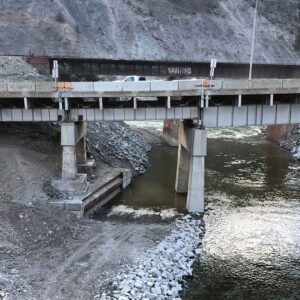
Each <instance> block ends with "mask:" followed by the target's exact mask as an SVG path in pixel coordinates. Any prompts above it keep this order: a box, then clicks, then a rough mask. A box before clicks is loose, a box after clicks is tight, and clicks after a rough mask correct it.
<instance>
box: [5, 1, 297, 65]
mask: <svg viewBox="0 0 300 300" xmlns="http://www.w3.org/2000/svg"><path fill="white" fill-rule="evenodd" d="M253 6H254V1H253V0H209V1H207V0H161V1H157V0H72V1H69V0H43V1H39V0H11V1H4V0H1V1H0V53H4V54H23V55H28V54H29V53H33V54H36V55H42V54H46V55H50V56H51V55H63V56H66V55H70V56H86V57H98V58H110V59H148V60H162V59H164V60H185V61H203V60H204V61H206V60H208V59H209V58H210V57H217V58H218V59H219V60H222V61H231V62H236V61H242V62H248V61H249V52H250V41H251V34H252V23H253V14H254V9H253ZM299 11H300V2H299V1H298V0H286V1H284V0H274V1H273V0H268V1H261V4H260V7H259V17H258V30H257V31H258V32H257V43H256V55H255V61H256V62H268V63H272V62H273V63H296V62H297V63H300V53H299V52H297V49H300V34H299V33H298V31H299V30H298V25H297V24H298V23H299Z"/></svg>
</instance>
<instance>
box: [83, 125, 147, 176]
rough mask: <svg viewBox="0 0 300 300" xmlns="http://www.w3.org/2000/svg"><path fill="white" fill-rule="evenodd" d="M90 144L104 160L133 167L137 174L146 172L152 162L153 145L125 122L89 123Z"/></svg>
mask: <svg viewBox="0 0 300 300" xmlns="http://www.w3.org/2000/svg"><path fill="white" fill-rule="evenodd" d="M88 146H89V150H90V152H92V153H93V152H94V151H96V153H97V155H98V156H100V158H101V159H102V160H103V161H105V162H107V163H109V164H110V165H112V166H114V167H126V168H131V169H132V171H133V173H134V174H135V175H136V174H143V173H145V172H146V170H147V168H148V166H149V164H150V163H149V158H148V152H149V151H150V150H151V145H150V144H149V143H148V142H147V141H146V140H145V139H144V138H143V137H142V136H140V135H139V134H138V133H137V132H135V131H134V130H132V129H131V128H130V127H129V126H128V125H127V124H125V123H124V122H95V123H89V124H88Z"/></svg>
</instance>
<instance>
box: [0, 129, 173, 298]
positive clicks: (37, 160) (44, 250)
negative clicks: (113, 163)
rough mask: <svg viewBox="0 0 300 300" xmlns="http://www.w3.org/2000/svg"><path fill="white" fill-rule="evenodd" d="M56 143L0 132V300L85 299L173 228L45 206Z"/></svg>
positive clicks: (56, 162) (56, 171) (56, 163)
mask: <svg viewBox="0 0 300 300" xmlns="http://www.w3.org/2000/svg"><path fill="white" fill-rule="evenodd" d="M57 145H58V143H57V144H56V143H55V138H54V140H51V139H49V138H43V135H40V134H35V135H32V134H28V137H27V138H25V137H24V135H21V134H15V135H7V134H5V133H3V131H1V130H0V182H1V189H0V299H11V300H19V299H20V300H25V299H51V300H52V299H68V300H69V299H93V298H94V296H95V295H97V294H99V293H100V291H101V289H103V288H105V287H107V285H109V284H111V283H112V281H113V277H114V274H115V272H116V271H118V270H119V269H120V268H122V267H123V266H125V265H126V264H128V263H131V262H132V261H133V260H135V259H136V258H137V257H138V254H139V253H142V252H143V250H145V249H148V248H149V247H152V246H154V245H155V244H156V242H157V241H159V240H161V239H162V238H163V237H164V236H165V235H167V234H168V233H169V232H170V231H171V228H172V226H173V225H172V223H168V222H165V223H163V224H162V223H154V222H149V221H147V222H143V220H135V221H134V222H131V220H128V219H126V218H125V219H124V218H122V219H118V218H111V219H110V218H109V217H102V218H101V220H91V219H87V218H85V219H78V218H77V217H75V216H74V215H72V214H69V213H66V212H63V211H60V210H59V209H57V208H55V207H52V206H51V205H50V204H49V200H51V199H50V197H49V191H48V186H47V184H45V182H46V183H47V182H48V181H49V180H50V179H51V178H52V177H53V176H55V175H57V174H59V169H60V167H59V166H60V151H59V147H57ZM98 163H99V162H98ZM100 166H102V167H103V170H104V171H103V172H107V166H106V167H105V166H104V165H101V163H100ZM99 169H100V170H101V168H99ZM99 169H98V172H99ZM100 173H101V172H100ZM50 195H51V194H50Z"/></svg>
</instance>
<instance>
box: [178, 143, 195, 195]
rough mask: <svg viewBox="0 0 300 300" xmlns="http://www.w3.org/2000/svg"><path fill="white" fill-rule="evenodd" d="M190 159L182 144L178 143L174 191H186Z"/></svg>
mask: <svg viewBox="0 0 300 300" xmlns="http://www.w3.org/2000/svg"><path fill="white" fill-rule="evenodd" d="M190 160H191V156H190V154H189V153H188V151H187V150H186V149H185V148H184V147H183V146H182V145H179V146H178V157H177V170H176V182H175V191H176V192H177V193H187V192H188V185H189V172H190Z"/></svg>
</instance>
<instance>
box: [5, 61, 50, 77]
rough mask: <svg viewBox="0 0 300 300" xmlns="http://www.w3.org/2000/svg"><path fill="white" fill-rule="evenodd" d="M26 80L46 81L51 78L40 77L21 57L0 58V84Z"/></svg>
mask: <svg viewBox="0 0 300 300" xmlns="http://www.w3.org/2000/svg"><path fill="white" fill-rule="evenodd" d="M27 80H29V81H30V80H35V81H48V80H51V77H45V76H42V75H40V74H39V72H38V71H37V70H36V69H34V68H33V67H32V66H31V65H29V64H28V63H27V62H26V61H25V60H24V59H23V58H21V57H14V56H0V82H3V81H7V82H9V81H27Z"/></svg>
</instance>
